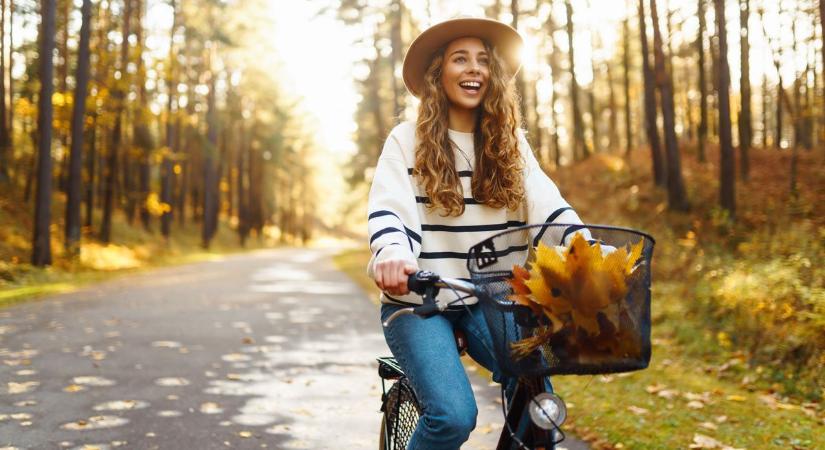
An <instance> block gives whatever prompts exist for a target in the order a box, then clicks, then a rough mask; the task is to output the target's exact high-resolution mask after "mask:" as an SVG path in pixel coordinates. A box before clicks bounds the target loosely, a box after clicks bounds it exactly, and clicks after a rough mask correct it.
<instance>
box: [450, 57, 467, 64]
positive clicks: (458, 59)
mask: <svg viewBox="0 0 825 450" xmlns="http://www.w3.org/2000/svg"><path fill="white" fill-rule="evenodd" d="M453 61H454V62H457V63H463V62H465V61H467V58H465V57H463V56H459V57H457V58H456V59H454V60H453Z"/></svg>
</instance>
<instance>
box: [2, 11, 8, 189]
mask: <svg viewBox="0 0 825 450" xmlns="http://www.w3.org/2000/svg"><path fill="white" fill-rule="evenodd" d="M5 36H6V0H0V182H7V181H8V180H9V170H8V167H9V164H10V163H11V142H10V141H9V127H8V122H7V121H6V112H7V111H8V107H7V106H6V39H5Z"/></svg>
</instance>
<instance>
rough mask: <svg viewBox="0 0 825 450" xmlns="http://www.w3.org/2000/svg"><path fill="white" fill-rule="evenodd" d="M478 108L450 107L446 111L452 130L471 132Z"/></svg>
mask: <svg viewBox="0 0 825 450" xmlns="http://www.w3.org/2000/svg"><path fill="white" fill-rule="evenodd" d="M477 115H478V109H463V108H450V109H449V111H448V116H449V122H450V123H449V127H450V129H451V130H453V131H461V132H462V133H472V132H473V131H475V128H476V117H477Z"/></svg>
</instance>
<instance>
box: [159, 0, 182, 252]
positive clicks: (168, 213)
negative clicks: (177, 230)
mask: <svg viewBox="0 0 825 450" xmlns="http://www.w3.org/2000/svg"><path fill="white" fill-rule="evenodd" d="M170 6H171V7H172V28H171V30H170V31H169V62H168V64H169V67H168V68H167V70H166V90H167V96H168V97H167V99H166V148H165V149H164V152H163V163H162V166H161V180H160V201H161V203H162V204H163V208H164V210H163V213H162V214H161V216H160V233H161V235H163V237H165V238H167V239H168V238H169V236H170V234H171V232H172V204H173V203H174V201H173V200H172V180H173V179H174V177H175V170H174V163H173V162H172V156H173V153H172V147H173V146H174V142H175V136H174V129H175V127H174V125H173V121H174V120H175V115H174V111H173V109H172V107H173V105H174V104H175V99H176V96H175V95H176V93H177V82H176V78H175V65H176V64H177V61H176V60H175V32H176V31H177V26H178V10H177V5H176V0H172V1H171V3H170Z"/></svg>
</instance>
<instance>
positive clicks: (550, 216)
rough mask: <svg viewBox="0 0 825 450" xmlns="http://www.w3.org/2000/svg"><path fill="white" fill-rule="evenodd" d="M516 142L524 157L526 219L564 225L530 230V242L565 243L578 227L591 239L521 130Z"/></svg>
mask: <svg viewBox="0 0 825 450" xmlns="http://www.w3.org/2000/svg"><path fill="white" fill-rule="evenodd" d="M519 144H520V146H521V148H522V155H523V157H524V161H525V164H524V171H525V175H524V186H525V196H526V201H527V205H526V207H527V223H530V224H539V223H544V224H548V223H557V224H565V225H567V226H543V227H541V228H538V227H537V228H534V229H533V230H534V231H533V230H531V238H532V239H533V241H532V244H533V246H537V245H538V244H539V242H542V241H543V242H545V244H551V245H568V244H569V243H570V239H571V238H572V237H573V236H574V235H575V232H576V231H578V230H581V232H582V233H584V237H585V238H586V239H588V240H589V239H590V238H591V236H590V232H589V231H588V230H587V229H586V228H585V227H584V225H583V224H582V221H581V219H580V218H579V215H578V214H576V211H574V210H573V208H572V207H571V206H570V204H569V203H567V201H566V200H564V198H563V197H562V196H561V192H559V189H558V187H556V184H555V183H553V181H552V180H551V179H550V177H548V176H547V174H546V173H544V170H542V168H541V166H539V163H538V161H537V160H536V157H535V155H534V154H533V150H532V149H531V148H530V144H528V143H527V139H525V137H524V135H523V134H520V136H519Z"/></svg>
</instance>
